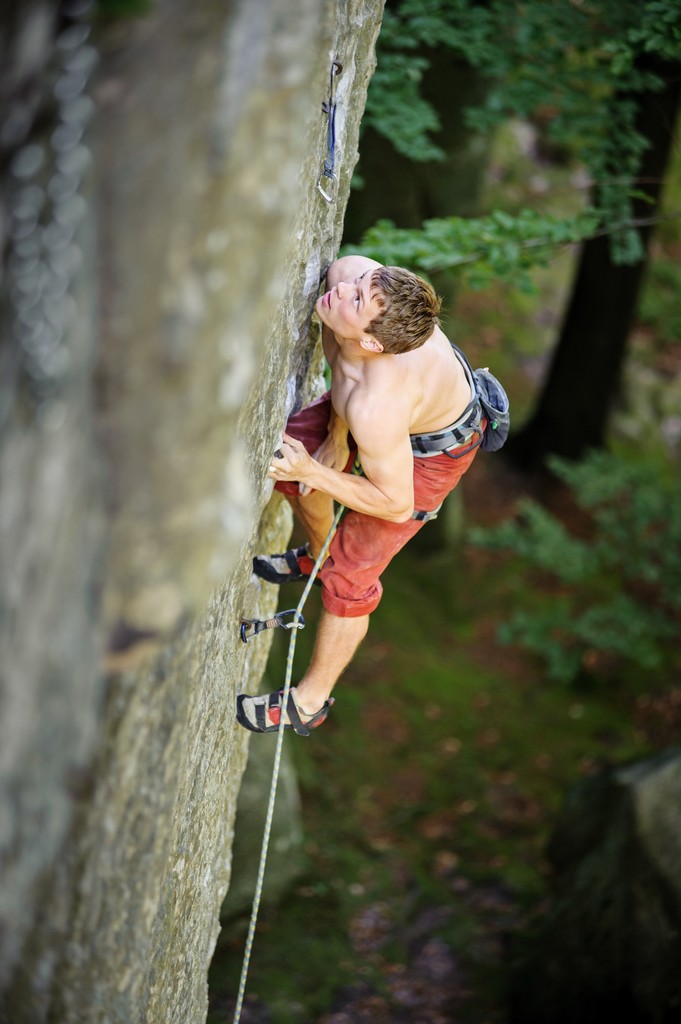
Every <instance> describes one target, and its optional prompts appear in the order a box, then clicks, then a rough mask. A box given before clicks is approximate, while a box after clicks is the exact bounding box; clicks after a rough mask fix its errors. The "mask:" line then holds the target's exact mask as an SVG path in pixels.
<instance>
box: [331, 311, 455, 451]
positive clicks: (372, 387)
mask: <svg viewBox="0 0 681 1024" xmlns="http://www.w3.org/2000/svg"><path fill="white" fill-rule="evenodd" d="M329 365H330V367H331V371H332V386H331V400H332V402H333V406H334V409H335V410H336V412H337V414H338V415H339V416H340V417H341V419H343V420H345V422H346V423H349V422H350V419H351V418H352V417H350V418H349V417H348V405H349V404H350V403H352V405H353V406H354V405H362V406H366V405H370V406H371V405H373V406H377V407H380V408H383V407H384V405H385V404H386V403H398V404H399V405H400V406H401V407H402V410H403V412H404V418H405V421H406V423H407V432H408V433H409V434H425V433H432V432H435V431H438V430H443V429H444V428H445V427H448V426H450V425H451V424H452V423H455V422H456V420H457V419H458V418H459V416H461V414H462V413H463V411H464V409H465V408H466V406H467V405H468V404H469V402H470V400H471V386H470V383H469V382H468V379H467V377H466V373H465V371H464V368H463V366H462V364H461V362H460V360H459V359H458V357H457V356H456V354H455V353H454V350H453V348H452V346H451V345H450V343H449V341H448V340H447V338H446V336H445V334H444V333H443V331H442V330H441V329H440V328H439V327H436V328H435V329H434V331H433V334H432V335H431V337H430V338H429V339H428V341H427V342H426V343H425V344H424V345H422V346H421V348H418V349H415V350H414V351H412V352H402V353H400V354H399V355H388V354H383V356H382V358H381V360H380V361H379V360H376V361H373V362H371V361H369V362H367V363H364V364H361V365H360V366H357V365H356V364H353V363H351V362H348V360H347V359H344V358H343V355H342V352H341V351H340V349H339V348H338V347H337V348H336V351H335V353H333V354H332V356H331V359H330V360H329Z"/></svg>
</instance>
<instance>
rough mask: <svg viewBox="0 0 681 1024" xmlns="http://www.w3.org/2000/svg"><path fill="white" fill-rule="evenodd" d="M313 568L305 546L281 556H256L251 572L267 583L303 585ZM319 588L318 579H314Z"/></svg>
mask: <svg viewBox="0 0 681 1024" xmlns="http://www.w3.org/2000/svg"><path fill="white" fill-rule="evenodd" d="M313 568H314V559H313V558H311V557H310V555H309V554H308V550H307V546H303V547H302V548H293V549H292V550H291V551H285V552H284V554H283V555H256V556H255V558H254V559H253V572H254V573H255V575H256V576H259V577H260V579H261V580H267V582H268V583H304V582H305V581H306V580H309V578H310V574H311V572H312V570H313ZM315 583H316V584H317V586H320V582H319V580H318V579H315Z"/></svg>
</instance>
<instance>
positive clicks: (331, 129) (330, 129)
mask: <svg viewBox="0 0 681 1024" xmlns="http://www.w3.org/2000/svg"><path fill="white" fill-rule="evenodd" d="M342 70H343V65H342V64H341V62H340V61H339V60H334V61H333V62H332V64H331V74H330V76H329V98H328V100H327V101H326V102H325V103H322V110H323V111H324V113H325V114H326V116H327V118H328V123H327V129H326V159H325V160H324V166H323V168H322V171H321V174H320V175H319V177H318V178H317V191H318V192H319V194H320V196H323V197H324V199H326V201H327V203H332V202H333V201H334V199H335V196H334V195H333V194H332V192H331V190H330V189H329V191H327V189H326V188H324V185H322V179H323V178H328V179H329V181H330V182H332V183H333V184H334V185H335V182H336V171H335V164H336V79H337V78H338V76H339V75H340V74H341V72H342ZM327 188H329V186H327Z"/></svg>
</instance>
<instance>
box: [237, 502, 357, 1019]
mask: <svg viewBox="0 0 681 1024" xmlns="http://www.w3.org/2000/svg"><path fill="white" fill-rule="evenodd" d="M344 511H345V506H344V505H340V506H339V507H338V510H337V512H336V515H335V517H334V520H333V523H332V524H331V529H330V530H329V532H328V534H327V537H326V540H325V541H324V544H323V546H322V550H321V551H320V552H319V556H318V558H317V561H316V562H315V564H314V567H313V569H312V572H311V573H310V578H309V579H308V581H307V583H306V584H305V589H304V590H303V593H302V596H301V598H300V601H299V602H298V604H297V606H296V609H295V612H294V613H293V620H292V622H291V623H290V626H289V627H288V628H289V629H290V632H291V636H290V638H289V644H288V656H287V658H286V676H285V679H284V692H283V696H282V699H281V706H282V708H285V707H286V704H287V701H288V696H289V690H290V689H291V676H292V675H293V656H294V654H295V650H296V640H297V639H298V629H297V628H296V626H300V625H301V624H304V620H303V616H302V610H303V607H304V606H305V602H306V601H307V598H308V594H309V593H310V590H311V589H312V585H313V583H314V581H315V578H316V576H317V573H318V572H319V570H320V568H321V565H322V562H323V561H324V559H325V558H326V553H327V551H328V550H329V546H330V544H331V541H332V540H333V535H334V534H335V532H336V527H337V526H338V523H339V522H340V518H341V516H342V515H343V512H344ZM283 614H288V613H283ZM291 627H292V628H291ZM283 742H284V715H282V716H281V719H280V722H279V729H278V730H277V745H276V749H275V752H274V766H273V768H272V783H271V786H270V798H269V803H268V805H267V815H266V817H265V830H264V833H263V839H262V848H261V850H260V864H259V865H258V877H257V880H256V883H255V896H254V897H253V908H252V910H251V920H250V924H249V926H248V935H247V937H246V946H245V950H244V962H243V966H242V968H241V979H240V981H239V992H238V995H237V1000H236V1009H235V1010H234V1022H233V1024H239V1020H240V1019H241V1008H242V1006H243V1001H244V993H245V991H246V977H247V975H248V967H249V964H250V960H251V951H252V949H253V938H254V935H255V926H256V922H257V920H258V910H259V909H260V900H261V898H262V890H263V882H264V879H265V862H266V861H267V851H268V848H269V844H270V833H271V831H272V818H273V816H274V801H275V797H276V793H277V783H278V781H279V769H280V765H281V751H282V747H283Z"/></svg>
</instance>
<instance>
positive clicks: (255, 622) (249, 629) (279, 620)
mask: <svg viewBox="0 0 681 1024" xmlns="http://www.w3.org/2000/svg"><path fill="white" fill-rule="evenodd" d="M287 615H293V616H295V615H296V609H295V608H288V609H287V610H286V611H284V612H277V613H276V615H273V616H272V618H271V619H242V620H241V626H240V627H239V636H240V637H241V639H242V641H243V642H244V643H245V644H247V643H248V642H249V640H254V639H255V637H256V636H257V635H258V633H262V632H263V631H264V630H266V629H274V628H275V627H276V626H281V628H282V629H304V628H305V619H304V618H303V616H302V615H300V614H298V615H297V617H296V618H294V619H293V620H292V621H291V622H286V621H285V619H286V616H287Z"/></svg>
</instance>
